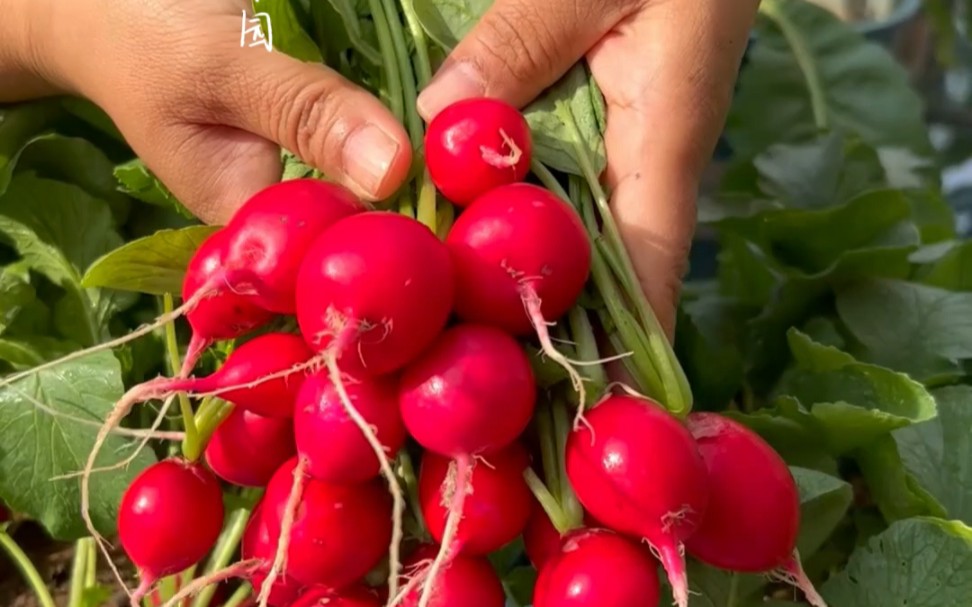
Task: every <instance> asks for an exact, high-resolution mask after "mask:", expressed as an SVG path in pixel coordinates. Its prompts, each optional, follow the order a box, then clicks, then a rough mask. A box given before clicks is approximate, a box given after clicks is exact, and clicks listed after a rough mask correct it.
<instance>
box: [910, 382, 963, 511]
mask: <svg viewBox="0 0 972 607" xmlns="http://www.w3.org/2000/svg"><path fill="white" fill-rule="evenodd" d="M934 395H935V399H936V401H937V403H938V416H937V417H935V418H934V419H930V420H928V421H925V422H922V423H920V424H914V425H912V426H909V427H907V428H902V429H901V430H897V431H895V432H894V440H895V441H896V442H897V444H898V450H899V452H900V453H901V460H902V462H903V463H904V465H905V467H906V468H907V469H908V471H909V472H910V473H911V474H912V475H913V476H914V478H915V479H916V480H917V481H918V482H919V483H920V484H921V486H922V487H924V488H925V489H926V490H928V492H929V493H931V494H932V495H934V496H935V498H937V500H938V501H939V502H940V503H941V505H942V506H943V507H944V508H945V511H946V512H947V515H948V517H949V518H953V519H959V520H961V521H963V522H964V523H966V524H969V525H972V387H970V386H950V387H947V388H942V389H940V390H937V391H936V392H935V393H934Z"/></svg>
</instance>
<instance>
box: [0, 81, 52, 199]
mask: <svg viewBox="0 0 972 607" xmlns="http://www.w3.org/2000/svg"><path fill="white" fill-rule="evenodd" d="M61 113H62V110H61V107H60V106H59V105H58V104H57V103H56V102H54V101H52V100H43V101H35V102H32V103H21V104H18V105H11V106H7V107H0V194H3V192H4V190H6V189H7V185H8V184H9V183H10V177H11V176H12V175H13V170H14V165H16V164H17V158H18V156H19V155H20V152H21V150H23V148H24V146H25V145H27V142H29V141H30V140H31V139H33V138H34V136H36V135H38V134H40V133H42V132H44V131H45V130H47V129H48V128H49V127H50V126H51V124H52V123H53V122H54V120H55V119H56V118H57V117H58V116H60V114H61Z"/></svg>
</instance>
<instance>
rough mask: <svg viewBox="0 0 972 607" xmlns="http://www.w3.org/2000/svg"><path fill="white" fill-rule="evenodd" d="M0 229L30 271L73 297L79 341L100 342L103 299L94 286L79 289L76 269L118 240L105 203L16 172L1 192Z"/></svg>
mask: <svg viewBox="0 0 972 607" xmlns="http://www.w3.org/2000/svg"><path fill="white" fill-rule="evenodd" d="M0 232H2V233H3V234H4V235H5V236H6V237H7V238H8V239H9V240H10V242H12V244H13V246H14V247H15V248H16V250H17V252H19V253H20V255H21V256H22V257H23V259H24V260H25V262H26V263H27V264H28V265H29V266H30V267H31V268H32V269H33V270H35V271H37V272H39V273H41V274H43V275H44V276H46V277H47V278H48V279H50V280H51V281H52V282H54V283H55V284H57V285H59V286H61V287H62V288H64V289H65V290H66V291H67V292H68V293H69V294H70V296H71V297H72V298H74V299H75V300H76V305H75V308H74V309H75V310H76V311H77V312H78V314H79V316H77V317H75V318H74V319H73V320H72V322H73V324H74V325H76V326H78V327H80V328H81V334H82V335H83V336H84V339H83V340H80V341H82V345H91V344H93V343H95V342H97V341H99V340H100V339H101V336H102V334H103V332H104V330H105V326H104V323H103V322H101V320H102V319H101V318H99V314H98V313H97V310H98V309H99V308H100V307H101V306H102V305H104V302H100V301H99V298H100V294H99V293H98V292H97V291H93V292H85V291H84V289H83V288H82V286H81V274H82V272H84V270H86V269H87V267H88V266H89V265H91V263H92V262H93V261H94V260H95V259H97V258H98V257H99V256H101V255H102V254H104V253H105V252H107V251H109V250H111V249H113V248H115V247H117V246H118V245H119V244H121V237H119V236H118V234H117V233H116V232H115V231H114V229H113V228H112V217H111V213H110V211H109V209H108V206H107V204H105V203H104V202H102V201H100V200H97V199H95V198H92V197H91V196H89V195H88V194H87V193H86V192H85V191H84V190H82V189H81V188H79V187H77V186H74V185H70V184H66V183H61V182H57V181H51V180H47V179H39V178H37V177H34V176H32V175H30V174H23V175H18V176H16V177H15V178H14V179H13V180H12V181H11V183H10V187H9V188H8V189H7V192H6V193H5V194H4V195H2V196H0Z"/></svg>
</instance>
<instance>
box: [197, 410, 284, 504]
mask: <svg viewBox="0 0 972 607" xmlns="http://www.w3.org/2000/svg"><path fill="white" fill-rule="evenodd" d="M296 452H297V450H296V447H295V446H294V424H293V422H292V421H291V420H290V419H286V418H279V417H278V418H274V417H263V416H261V415H257V414H256V413H251V412H250V411H247V410H246V409H242V408H239V407H234V409H233V411H232V412H231V413H230V414H229V415H228V416H227V417H226V419H224V420H223V421H222V422H220V424H219V426H217V427H216V430H215V431H214V432H213V435H212V436H211V437H210V439H209V443H208V444H207V445H206V463H207V464H208V465H209V467H210V468H211V469H212V471H213V472H215V473H216V475H217V476H218V477H220V478H221V479H223V480H225V481H226V482H228V483H232V484H234V485H239V486H241V487H263V486H265V485H266V484H267V483H268V482H270V478H271V477H272V476H273V473H274V472H276V470H277V468H279V467H280V466H281V464H283V463H284V462H285V461H287V460H288V459H290V458H291V457H293V455H294V454H295V453H296Z"/></svg>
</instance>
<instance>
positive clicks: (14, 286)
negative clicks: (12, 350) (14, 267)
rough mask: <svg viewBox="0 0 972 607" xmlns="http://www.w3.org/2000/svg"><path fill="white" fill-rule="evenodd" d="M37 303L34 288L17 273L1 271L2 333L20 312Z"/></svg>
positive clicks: (0, 316) (0, 306)
mask: <svg viewBox="0 0 972 607" xmlns="http://www.w3.org/2000/svg"><path fill="white" fill-rule="evenodd" d="M36 301H37V293H36V292H35V291H34V287H32V286H31V285H30V283H29V282H27V280H26V279H25V277H24V276H22V275H21V274H20V273H18V272H16V271H11V270H9V269H8V268H3V270H2V271H0V333H3V332H4V331H6V330H7V327H9V326H10V325H11V323H13V322H14V320H15V319H16V318H17V315H18V314H19V313H20V311H21V310H22V309H23V308H24V307H25V306H27V305H28V304H33V303H34V302H36Z"/></svg>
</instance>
